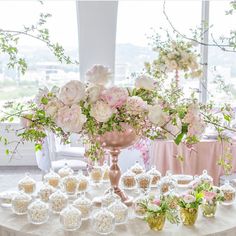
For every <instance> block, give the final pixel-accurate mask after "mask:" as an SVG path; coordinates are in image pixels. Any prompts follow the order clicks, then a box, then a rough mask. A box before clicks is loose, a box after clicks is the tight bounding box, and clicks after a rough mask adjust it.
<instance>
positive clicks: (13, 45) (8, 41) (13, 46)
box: [0, 13, 78, 74]
mask: <svg viewBox="0 0 236 236" xmlns="http://www.w3.org/2000/svg"><path fill="white" fill-rule="evenodd" d="M50 17H51V14H48V13H40V15H39V19H38V22H36V23H35V24H33V25H30V26H25V25H24V26H23V29H22V30H9V29H2V28H0V54H1V53H2V54H6V55H8V57H9V62H8V64H7V66H8V68H12V69H14V68H16V69H17V70H19V71H20V72H21V73H22V74H24V73H25V72H26V70H27V67H28V65H27V62H26V60H25V58H24V57H21V56H19V49H18V44H19V40H20V38H21V37H22V36H26V37H29V38H33V39H35V40H38V41H41V42H42V43H43V44H45V45H46V46H47V47H48V48H49V50H50V51H51V52H52V53H53V54H54V56H55V57H56V58H57V60H58V61H59V62H61V63H66V64H76V65H77V64H78V62H77V61H76V60H72V59H71V58H70V57H69V56H67V55H66V54H65V50H64V48H63V47H62V46H61V45H60V44H59V43H53V42H52V41H51V36H50V34H49V30H48V29H47V28H46V26H45V25H46V23H47V20H48V18H50Z"/></svg>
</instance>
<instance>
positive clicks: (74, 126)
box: [56, 104, 86, 133]
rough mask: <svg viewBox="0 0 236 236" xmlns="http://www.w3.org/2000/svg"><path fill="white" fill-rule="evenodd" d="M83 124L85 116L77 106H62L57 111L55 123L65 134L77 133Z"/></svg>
mask: <svg viewBox="0 0 236 236" xmlns="http://www.w3.org/2000/svg"><path fill="white" fill-rule="evenodd" d="M85 122H86V116H85V115H83V114H82V111H81V108H80V106H78V105H75V104H74V105H72V106H71V107H69V106H64V107H62V108H60V109H59V110H58V113H57V119H56V123H57V125H58V126H59V127H61V128H62V129H63V130H64V131H65V132H73V133H79V132H80V131H81V129H82V127H83V125H84V123H85Z"/></svg>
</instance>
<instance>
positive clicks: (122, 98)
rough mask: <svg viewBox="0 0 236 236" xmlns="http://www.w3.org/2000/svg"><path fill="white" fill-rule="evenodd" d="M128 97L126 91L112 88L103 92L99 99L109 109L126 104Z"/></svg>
mask: <svg viewBox="0 0 236 236" xmlns="http://www.w3.org/2000/svg"><path fill="white" fill-rule="evenodd" d="M128 96H129V94H128V91H127V89H125V88H121V87H117V86H113V87H111V88H109V89H106V90H104V91H103V93H102V96H101V98H102V100H104V101H105V102H106V103H107V104H108V105H109V106H110V107H111V108H119V107H121V106H123V105H124V104H125V103H126V101H127V99H128Z"/></svg>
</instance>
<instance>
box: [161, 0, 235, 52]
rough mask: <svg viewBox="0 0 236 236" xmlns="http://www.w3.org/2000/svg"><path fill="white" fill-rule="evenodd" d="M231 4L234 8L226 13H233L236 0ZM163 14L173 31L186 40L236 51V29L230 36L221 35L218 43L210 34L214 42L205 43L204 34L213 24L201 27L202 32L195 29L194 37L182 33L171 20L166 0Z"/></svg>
mask: <svg viewBox="0 0 236 236" xmlns="http://www.w3.org/2000/svg"><path fill="white" fill-rule="evenodd" d="M230 5H231V8H232V9H230V10H229V11H227V12H226V15H230V14H233V12H234V11H235V9H236V2H235V1H234V2H231V3H230ZM163 14H164V16H165V18H166V20H167V22H168V24H169V25H170V27H171V28H172V30H173V32H174V33H177V34H178V35H179V36H180V37H182V38H184V39H186V40H189V41H191V42H192V43H195V44H199V45H203V46H207V47H218V48H220V49H221V50H222V51H225V52H236V31H234V30H231V31H230V36H229V37H221V38H220V41H221V43H218V42H217V40H216V39H215V37H214V35H213V34H211V35H210V36H211V39H212V42H213V43H205V42H203V41H202V38H203V35H204V34H205V33H207V32H208V31H209V30H210V28H211V26H208V27H206V29H203V28H199V30H200V33H199V32H198V30H195V31H194V35H193V37H189V36H187V35H186V34H183V33H181V32H180V31H179V30H178V29H177V28H176V27H175V25H174V24H173V23H172V21H171V20H170V18H169V16H168V14H167V12H166V2H165V1H164V3H163ZM206 26H207V23H206ZM224 42H226V43H224Z"/></svg>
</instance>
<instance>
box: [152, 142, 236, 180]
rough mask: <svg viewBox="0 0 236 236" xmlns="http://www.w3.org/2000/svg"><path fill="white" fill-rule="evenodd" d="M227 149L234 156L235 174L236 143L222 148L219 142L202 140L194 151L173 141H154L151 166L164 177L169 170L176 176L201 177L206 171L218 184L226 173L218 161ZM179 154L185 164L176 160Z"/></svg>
mask: <svg viewBox="0 0 236 236" xmlns="http://www.w3.org/2000/svg"><path fill="white" fill-rule="evenodd" d="M227 148H229V150H230V152H231V153H232V155H233V160H232V162H233V172H235V171H236V142H234V143H233V144H232V145H230V146H227V145H223V147H222V145H221V143H220V142H219V141H217V140H201V141H200V142H199V143H197V144H194V145H193V147H192V149H190V148H188V147H187V146H186V145H184V144H180V145H179V146H177V145H176V144H175V143H174V142H173V141H166V140H158V141H152V142H151V145H150V148H149V156H150V164H151V165H155V166H156V167H157V169H158V170H159V171H160V172H161V173H162V174H163V175H164V174H165V173H166V171H167V170H171V171H172V172H173V173H174V174H190V175H200V174H201V173H202V171H203V170H204V169H206V170H207V171H208V173H209V175H211V176H212V177H213V179H214V182H215V184H218V183H219V178H220V176H221V175H223V174H224V171H223V169H222V168H221V167H220V166H219V165H217V161H218V160H219V159H220V156H221V154H222V152H224V151H226V149H227ZM177 154H181V155H182V156H183V157H184V161H183V162H181V161H179V160H178V159H177V158H176V156H177Z"/></svg>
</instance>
